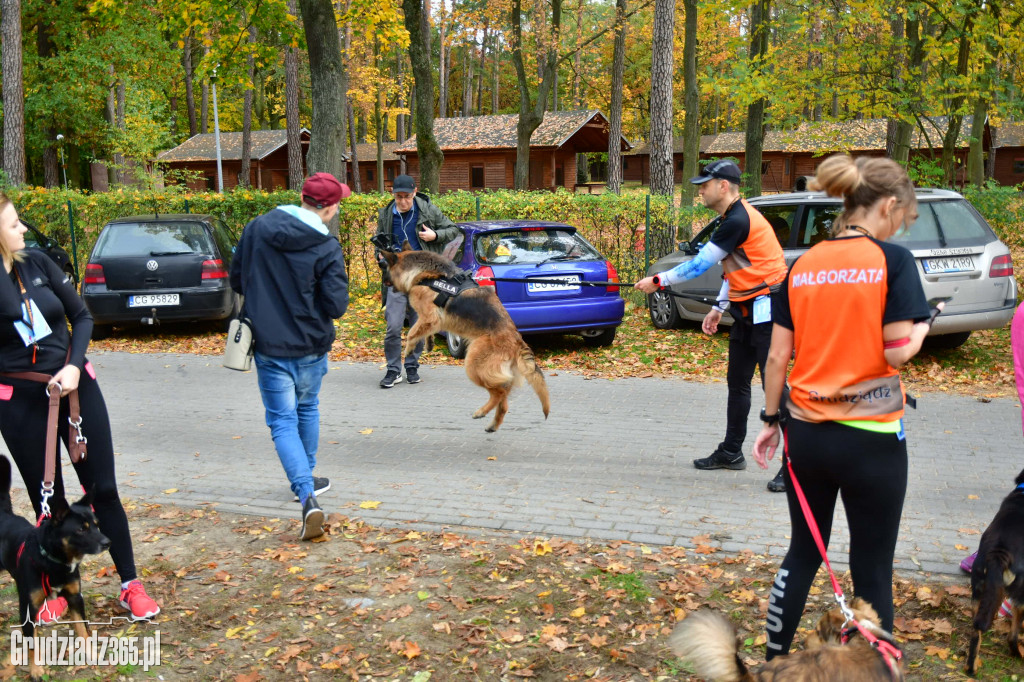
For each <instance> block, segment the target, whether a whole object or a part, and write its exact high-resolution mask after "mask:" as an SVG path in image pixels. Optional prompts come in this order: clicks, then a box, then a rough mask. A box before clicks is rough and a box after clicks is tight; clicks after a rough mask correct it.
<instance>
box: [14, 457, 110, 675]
mask: <svg viewBox="0 0 1024 682" xmlns="http://www.w3.org/2000/svg"><path fill="white" fill-rule="evenodd" d="M91 504H92V495H91V494H90V493H86V495H85V497H83V498H82V499H81V500H79V501H78V502H75V503H74V504H72V505H70V506H69V505H68V503H67V501H66V500H65V499H64V498H63V497H61V498H60V499H59V500H58V499H57V497H56V496H55V497H54V498H53V500H52V501H51V504H50V506H51V516H50V518H48V519H46V520H44V521H43V523H42V524H41V525H39V526H38V527H37V526H34V525H32V524H31V523H30V522H29V521H27V520H25V519H23V518H22V517H20V516H18V515H16V514H15V513H14V510H13V508H12V506H11V463H10V461H9V460H8V459H7V458H6V457H2V456H0V561H2V563H3V568H5V569H7V572H8V573H10V574H11V577H12V578H14V583H15V585H16V586H17V588H18V603H19V609H18V614H19V615H18V618H19V619H20V622H21V631H22V634H23V635H24V636H25V638H26V639H27V638H30V637H32V635H33V633H34V632H35V625H36V622H37V619H38V617H39V609H40V607H42V605H43V602H44V601H45V600H46V599H47V597H49V596H52V595H59V596H61V597H64V598H65V599H66V600H67V602H68V619H69V620H70V621H72V622H73V623H74V629H75V634H77V635H78V636H79V637H88V636H89V630H88V628H87V627H86V625H85V600H83V599H82V594H81V578H80V577H79V573H78V565H79V563H81V561H82V559H83V558H84V557H85V555H87V554H99V553H100V552H103V551H105V550H106V549H107V548H108V547H109V546H110V540H109V539H107V537H106V536H105V535H103V533H101V532H100V529H99V526H98V525H97V523H96V515H95V514H93V512H92V507H91ZM10 667H11V666H10V660H9V659H8V665H7V668H8V669H10ZM29 672H30V674H31V676H32V679H38V678H39V677H40V676H41V675H42V672H43V671H42V668H40V667H39V666H37V665H36V663H35V658H34V657H33V658H32V664H31V666H30V670H29Z"/></svg>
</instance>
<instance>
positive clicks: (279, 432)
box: [231, 173, 352, 540]
mask: <svg viewBox="0 0 1024 682" xmlns="http://www.w3.org/2000/svg"><path fill="white" fill-rule="evenodd" d="M351 193H352V192H351V191H350V190H349V188H348V186H346V185H343V184H342V183H340V182H338V180H337V179H335V177H334V176H333V175H331V174H330V173H316V174H315V175H313V176H311V177H310V178H309V179H307V180H306V182H305V184H303V186H302V206H278V207H277V208H275V209H274V210H272V211H270V212H269V213H266V214H265V215H262V216H260V217H259V218H256V219H255V220H253V221H252V222H251V223H249V224H248V225H246V226H245V230H244V231H243V232H242V238H241V239H240V240H239V242H238V246H237V248H236V249H235V255H234V259H233V260H232V262H231V288H232V289H234V290H235V291H237V292H238V293H239V294H243V295H244V296H245V303H244V304H243V311H244V315H245V316H246V317H248V318H249V319H250V320H252V324H253V341H254V344H255V353H254V359H255V360H256V376H257V379H258V382H259V387H260V395H261V397H262V398H263V405H264V407H265V408H266V412H267V414H266V419H267V426H269V427H270V433H271V436H272V437H273V439H274V447H275V448H276V449H277V455H278V457H279V458H280V459H281V465H282V466H283V467H284V471H285V473H286V474H287V475H288V480H289V482H290V483H291V488H292V491H293V492H294V493H295V496H296V498H297V500H298V501H299V502H300V503H301V504H302V531H301V533H300V536H299V537H300V538H301V539H302V540H311V539H313V538H315V537H318V536H320V535H323V521H324V512H323V510H322V509H321V508H320V505H319V504H318V503H317V499H316V496H317V495H318V494H321V493H323V492H326V491H327V490H328V489H329V488H330V487H331V484H330V481H328V480H327V479H326V478H321V477H314V476H313V468H314V467H315V466H316V453H317V448H318V445H319V441H320V410H319V404H320V401H319V394H320V383H321V380H322V379H323V376H324V375H325V374H326V373H327V351H329V350H330V349H331V345H332V344H333V343H334V320H335V319H337V318H339V317H341V316H342V315H344V314H345V309H346V308H347V307H348V276H347V275H346V274H345V261H344V259H343V257H342V253H341V246H340V245H339V243H338V240H337V239H335V238H334V237H332V236H331V235H330V233H329V232H328V230H327V223H328V222H330V220H331V219H332V218H333V217H334V216H335V215H337V213H338V204H339V202H340V201H341V199H342V198H343V197H347V196H349V195H350V194H351Z"/></svg>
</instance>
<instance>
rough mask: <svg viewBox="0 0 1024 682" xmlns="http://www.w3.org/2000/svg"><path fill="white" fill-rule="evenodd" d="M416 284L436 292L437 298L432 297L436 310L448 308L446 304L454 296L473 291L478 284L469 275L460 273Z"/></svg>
mask: <svg viewBox="0 0 1024 682" xmlns="http://www.w3.org/2000/svg"><path fill="white" fill-rule="evenodd" d="M417 284H422V285H423V286H425V287H430V288H431V289H433V290H434V291H436V292H437V296H435V297H434V305H436V306H437V307H438V308H445V307H447V306H448V302H449V301H450V300H452V298H454V297H455V296H458V295H459V294H461V293H462V292H463V291H465V290H466V289H475V288H477V287H478V286H480V285H479V284H477V283H476V280H475V279H473V278H472V277H470V275H469V273H466V272H460V273H459V274H458V275H455V276H454V277H444V278H435V279H425V280H422V281H420V282H417Z"/></svg>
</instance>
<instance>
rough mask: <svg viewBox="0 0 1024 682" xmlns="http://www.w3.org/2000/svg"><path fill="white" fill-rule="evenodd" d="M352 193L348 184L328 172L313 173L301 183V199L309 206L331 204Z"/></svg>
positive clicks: (320, 206)
mask: <svg viewBox="0 0 1024 682" xmlns="http://www.w3.org/2000/svg"><path fill="white" fill-rule="evenodd" d="M351 194H352V190H350V189H349V188H348V185H346V184H344V183H341V182H338V179H337V178H335V177H334V176H333V175H331V174H330V173H314V174H313V175H311V176H309V178H308V179H307V180H306V182H305V183H303V185H302V201H303V202H305V203H306V204H309V205H310V206H315V207H317V208H324V207H325V206H332V205H334V204H336V203H338V202H339V201H341V200H342V199H344V198H345V197H348V196H350V195H351Z"/></svg>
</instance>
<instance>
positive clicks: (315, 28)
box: [0, 0, 1024, 194]
mask: <svg viewBox="0 0 1024 682" xmlns="http://www.w3.org/2000/svg"><path fill="white" fill-rule="evenodd" d="M1022 20H1024V7H1022V5H1021V4H1020V3H1019V2H1016V1H1015V0H973V1H972V0H911V1H909V2H906V1H898V0H828V1H825V0H805V1H803V2H801V1H785V0H754V1H753V2H749V1H745V0H707V1H705V2H700V3H697V2H696V0H681V1H680V2H674V1H673V0H615V1H610V0H536V1H532V0H528V2H527V3H525V4H524V3H523V2H522V0H488V1H486V2H484V1H482V0H433V1H432V2H431V1H429V0H428V1H427V2H422V1H421V0H403V1H402V2H401V3H399V2H397V0H386V1H384V2H380V1H376V0H375V1H372V2H371V1H369V0H345V1H344V2H332V1H331V0H228V1H225V0H184V1H182V0H145V1H143V0H65V1H58V0H2V2H0V37H2V44H3V50H2V71H3V124H4V148H3V171H4V173H5V176H6V177H5V180H6V182H7V183H9V184H12V185H22V184H25V183H29V184H34V185H41V186H46V187H55V186H58V185H62V184H67V185H68V186H70V187H78V188H88V187H89V186H90V182H89V177H88V164H89V163H90V162H92V161H96V160H99V161H103V162H105V163H107V164H108V166H109V167H110V173H111V179H112V180H113V181H114V183H115V184H116V183H118V182H127V181H128V180H129V179H133V178H132V176H137V175H141V176H142V177H143V179H144V180H145V179H146V178H150V179H152V177H153V176H152V174H151V173H149V172H148V171H149V170H151V169H152V165H151V164H150V163H149V162H151V161H152V160H153V159H154V158H155V156H156V154H157V153H158V152H159V151H160V150H162V149H166V148H169V147H173V146H175V145H176V144H178V143H180V142H182V141H183V140H185V139H187V138H188V137H189V136H191V135H194V134H197V133H202V132H212V125H213V118H214V112H213V111H212V105H213V103H212V97H211V85H214V84H215V85H216V86H217V88H218V89H219V93H218V94H219V107H218V111H217V113H218V115H219V124H220V129H221V130H223V131H228V130H234V131H246V130H251V129H279V128H284V127H286V125H287V124H288V122H289V120H293V121H296V122H297V124H296V125H288V126H287V127H288V128H289V129H292V130H293V131H294V133H295V134H297V131H298V128H299V127H300V126H304V127H308V128H310V129H311V130H312V132H313V141H312V145H311V148H310V153H309V159H308V162H309V167H310V168H309V170H310V172H312V171H316V170H329V171H332V172H335V174H336V175H339V176H340V175H342V174H344V165H343V164H342V163H341V153H342V152H348V153H351V152H352V150H353V142H364V141H368V142H373V141H379V142H385V141H401V140H404V139H406V138H408V137H409V136H410V135H412V134H413V133H419V135H418V136H417V139H418V143H419V145H420V159H421V163H422V164H423V166H424V168H423V175H424V177H423V182H422V183H421V184H422V186H423V187H425V188H427V189H430V188H431V187H432V185H431V181H432V180H431V179H432V178H434V177H436V176H432V175H431V173H432V172H436V168H435V169H433V170H432V169H431V167H430V159H431V158H434V159H435V160H436V161H437V162H438V165H439V164H440V163H441V162H442V160H441V158H440V157H439V156H432V155H433V154H434V153H435V152H436V150H435V149H432V148H431V147H430V144H431V143H432V121H433V118H434V117H450V116H473V115H480V114H492V113H518V114H519V121H520V126H519V132H520V142H521V143H522V142H523V140H524V138H525V140H526V141H527V142H528V140H529V134H530V133H532V131H533V130H534V129H535V128H536V127H537V125H539V123H540V120H542V118H543V114H544V112H545V111H552V110H565V109H600V110H602V111H603V112H606V114H608V116H609V120H610V121H611V127H612V135H611V137H612V139H617V135H616V132H617V130H616V129H617V128H619V129H621V132H622V134H623V135H625V136H626V137H627V139H629V140H631V141H634V142H639V141H643V140H647V141H649V142H650V143H651V174H652V179H651V190H652V191H653V192H655V193H663V194H668V193H671V191H672V173H671V170H672V168H671V153H672V139H673V137H676V136H680V135H682V136H683V137H684V138H685V140H686V145H687V148H688V149H694V150H695V149H696V144H697V141H698V140H699V135H700V134H701V133H715V132H721V131H726V130H746V131H747V154H746V162H747V165H748V166H749V167H756V166H755V165H754V164H755V163H756V162H757V159H758V158H759V157H760V144H761V139H763V133H764V130H765V129H793V128H795V127H796V126H798V125H799V124H800V123H802V122H804V121H813V120H850V119H857V118H879V117H881V118H887V119H888V120H889V121H890V126H889V129H890V130H889V132H890V135H889V144H888V149H887V152H888V153H889V155H890V156H892V157H894V158H897V159H899V160H902V161H906V158H907V155H906V152H907V148H906V144H907V140H909V135H910V133H911V132H912V131H913V130H914V129H915V128H918V127H921V128H922V129H923V126H919V124H920V121H921V119H922V117H934V116H945V117H948V121H947V122H948V126H947V131H946V135H945V136H944V137H945V139H944V140H943V142H944V143H945V144H944V145H943V146H944V147H946V149H945V150H944V151H949V154H948V155H947V154H946V153H944V154H943V155H942V156H941V157H937V158H935V159H934V160H932V161H931V162H925V163H924V164H922V166H923V167H922V168H918V169H917V172H918V174H919V175H925V176H927V177H928V178H929V179H931V180H932V181H933V182H934V183H936V184H950V183H951V182H952V179H953V177H954V176H953V172H954V169H953V159H952V148H953V141H954V140H956V138H957V134H958V133H959V132H960V128H961V126H962V125H965V123H964V120H965V117H969V116H973V121H974V126H975V129H972V133H971V135H972V138H974V139H975V143H974V144H972V152H974V153H972V157H971V160H970V162H969V168H970V179H971V180H972V181H974V182H976V183H978V184H981V183H983V182H984V179H985V174H986V168H985V159H984V158H983V156H982V153H981V144H980V139H981V128H980V126H981V125H983V123H984V122H985V121H986V120H988V122H989V123H990V124H991V125H993V126H998V125H999V124H1001V123H1004V122H1007V121H1013V120H1018V119H1020V117H1021V115H1022V113H1024V111H1022V109H1024V102H1022V97H1021V86H1022V84H1024V74H1022V71H1021V63H1022V60H1021V57H1022V56H1024V49H1022V40H1024V38H1022V31H1021V30H1020V28H1021V23H1022ZM417 100H419V103H417ZM969 120H970V119H969ZM435 147H436V145H435ZM974 147H977V149H976V150H975V149H974ZM528 151H529V149H528V144H527V145H526V147H525V148H524V146H523V145H522V144H521V145H520V157H523V156H524V155H528ZM617 154H618V149H617V147H616V148H613V149H610V150H609V154H608V155H607V156H606V157H605V156H604V155H599V157H601V158H598V159H595V160H597V161H600V162H602V163H603V162H605V161H607V162H608V168H609V178H608V180H609V185H610V186H611V187H612V189H613V190H618V189H619V186H620V183H621V178H619V177H616V175H617V173H616V171H617V169H618V168H619V164H618V163H617ZM686 156H687V159H686V162H687V163H688V164H690V166H691V167H692V168H693V169H695V168H696V160H697V158H696V157H697V155H696V153H687V155H686ZM61 159H63V161H64V164H63V167H62V166H61V162H60V161H61ZM126 159H134V160H136V161H137V162H140V163H138V164H134V163H130V162H127V161H126ZM666 160H667V164H666ZM360 161H361V162H364V163H365V162H375V161H377V159H360ZM523 161H524V159H522V158H520V160H519V162H518V163H517V177H516V180H517V187H520V186H521V185H520V184H519V179H520V177H519V173H518V169H519V166H520V165H521V163H522V162H523ZM666 168H667V171H666ZM524 169H525V166H524ZM242 170H243V172H242V173H241V174H240V175H242V176H244V177H242V178H241V179H242V180H243V183H242V184H243V189H244V185H245V183H244V180H245V179H246V178H248V170H247V169H246V168H243V169H242ZM62 172H65V173H66V181H65V179H64V177H62V176H61V173H62ZM583 172H584V173H585V172H586V171H585V170H584V171H583ZM684 174H685V173H684ZM382 175H383V174H382V173H378V174H377V177H382ZM666 176H667V177H666ZM753 176H757V174H751V177H750V178H749V181H748V182H749V184H750V185H751V186H749V187H748V191H749V192H751V193H757V192H758V190H759V186H758V185H759V177H753ZM433 182H436V179H434V180H433ZM524 182H525V180H524ZM293 184H295V183H294V182H293ZM523 186H524V185H523ZM364 189H368V190H372V189H374V188H364ZM377 189H379V190H383V188H382V187H380V188H377Z"/></svg>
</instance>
